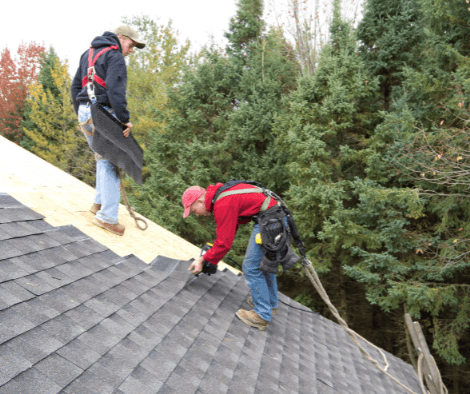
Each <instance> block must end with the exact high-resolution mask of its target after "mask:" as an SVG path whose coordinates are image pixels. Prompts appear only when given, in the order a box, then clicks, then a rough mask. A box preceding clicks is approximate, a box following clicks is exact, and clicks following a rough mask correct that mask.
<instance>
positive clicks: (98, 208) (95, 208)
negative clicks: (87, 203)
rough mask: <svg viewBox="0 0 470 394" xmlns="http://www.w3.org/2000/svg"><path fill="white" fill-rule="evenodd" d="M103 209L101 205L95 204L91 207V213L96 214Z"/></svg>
mask: <svg viewBox="0 0 470 394" xmlns="http://www.w3.org/2000/svg"><path fill="white" fill-rule="evenodd" d="M100 209H101V204H95V203H93V205H92V206H91V208H90V212H91V213H93V214H95V215H96V213H97V212H98V211H99V210H100Z"/></svg>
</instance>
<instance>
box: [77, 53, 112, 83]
mask: <svg viewBox="0 0 470 394" xmlns="http://www.w3.org/2000/svg"><path fill="white" fill-rule="evenodd" d="M93 49H94V48H90V50H89V52H88V72H87V75H85V76H84V77H83V79H82V88H83V87H85V86H86V84H87V83H88V82H92V81H95V82H96V83H97V84H98V85H101V86H103V87H104V88H105V89H106V82H104V81H103V79H101V78H100V77H99V76H98V75H96V74H95V73H94V71H95V64H96V61H97V60H98V58H99V57H100V56H101V55H102V54H103V53H105V52H107V51H110V50H111V49H116V50H119V47H118V46H117V45H111V46H110V47H107V48H104V49H102V50H101V51H99V52H98V53H97V54H96V56H95V58H94V59H93Z"/></svg>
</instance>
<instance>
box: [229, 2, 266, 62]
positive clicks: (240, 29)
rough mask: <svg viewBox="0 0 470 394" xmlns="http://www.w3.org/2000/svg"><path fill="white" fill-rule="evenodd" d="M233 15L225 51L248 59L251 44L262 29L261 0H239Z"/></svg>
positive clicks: (255, 41)
mask: <svg viewBox="0 0 470 394" xmlns="http://www.w3.org/2000/svg"><path fill="white" fill-rule="evenodd" d="M237 6H238V9H237V13H236V15H235V17H233V18H231V19H230V26H229V31H228V32H227V33H225V37H226V38H227V39H228V40H229V45H228V47H227V53H228V54H230V55H232V56H234V57H235V58H238V59H239V60H243V59H245V60H248V59H249V58H250V57H251V56H250V55H251V54H250V52H251V50H252V49H253V46H254V45H256V43H257V42H258V41H259V38H260V36H261V34H262V32H263V30H264V27H265V22H264V21H263V20H262V17H263V0H239V1H238V4H237Z"/></svg>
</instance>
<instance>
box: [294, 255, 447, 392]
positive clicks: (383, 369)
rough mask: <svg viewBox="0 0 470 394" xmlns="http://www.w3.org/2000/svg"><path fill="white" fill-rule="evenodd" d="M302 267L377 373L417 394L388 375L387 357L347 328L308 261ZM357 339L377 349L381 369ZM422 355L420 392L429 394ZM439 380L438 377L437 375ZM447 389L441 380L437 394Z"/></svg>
mask: <svg viewBox="0 0 470 394" xmlns="http://www.w3.org/2000/svg"><path fill="white" fill-rule="evenodd" d="M302 266H303V267H304V270H305V273H306V274H307V276H308V277H309V279H310V281H311V282H312V284H313V286H314V287H315V289H316V290H317V292H318V294H320V296H321V298H322V299H323V301H325V303H326V305H328V308H329V309H330V311H331V313H332V314H333V316H334V317H336V319H337V320H338V322H339V324H340V325H341V326H342V327H343V328H344V329H345V330H346V333H347V334H348V335H349V337H350V338H351V339H352V341H353V342H354V343H355V344H356V345H357V346H358V348H359V350H360V351H361V353H362V354H363V356H364V357H365V358H366V359H367V360H369V361H370V362H371V363H372V364H374V365H375V366H376V367H377V369H378V370H379V371H381V372H382V373H384V374H385V375H387V376H388V377H389V378H390V379H392V380H393V381H394V382H395V383H397V384H398V385H399V386H401V387H402V388H404V389H405V390H406V391H408V392H409V393H411V394H417V393H416V392H414V391H413V390H411V389H410V388H408V387H406V386H405V385H404V384H403V383H401V382H400V381H398V380H397V379H396V378H395V377H393V376H392V375H390V373H388V372H387V369H388V367H389V364H388V361H387V357H386V356H385V353H384V352H383V351H382V349H380V348H379V347H377V346H375V345H374V344H373V343H370V342H369V341H368V340H367V339H365V338H363V337H361V336H360V335H359V334H358V333H357V332H355V331H353V330H351V329H350V328H349V327H348V324H347V323H346V322H345V321H344V319H343V318H342V317H341V316H340V314H339V312H338V310H337V309H336V308H335V306H334V305H333V304H332V303H331V301H330V298H329V297H328V294H327V293H326V291H325V288H324V287H323V285H322V283H321V281H320V279H319V278H318V275H317V272H316V271H315V268H313V265H312V263H311V262H310V261H309V260H308V259H306V258H305V259H303V263H302ZM359 339H362V340H363V341H364V342H365V343H367V344H368V345H370V346H372V347H373V348H375V349H377V350H378V351H379V352H380V354H381V355H382V357H383V359H384V363H385V367H381V366H380V364H379V363H378V361H377V360H375V359H373V358H372V357H371V355H370V354H369V352H368V351H367V350H366V349H365V348H364V347H363V346H362V345H361V344H360V343H359ZM421 365H422V355H421V356H420V358H419V360H418V376H419V380H420V384H421V390H422V392H423V394H429V392H428V391H427V390H426V388H425V387H424V383H423V373H422V367H421ZM439 378H441V377H440V375H439ZM447 393H448V391H447V388H446V387H445V386H444V384H443V383H442V380H441V382H440V393H439V394H447Z"/></svg>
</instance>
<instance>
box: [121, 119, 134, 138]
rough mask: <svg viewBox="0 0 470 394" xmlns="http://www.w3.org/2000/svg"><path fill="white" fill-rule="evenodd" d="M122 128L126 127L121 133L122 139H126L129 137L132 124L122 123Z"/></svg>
mask: <svg viewBox="0 0 470 394" xmlns="http://www.w3.org/2000/svg"><path fill="white" fill-rule="evenodd" d="M124 126H126V127H127V129H126V130H124V131H123V132H122V134H124V137H126V138H127V137H129V134H130V132H131V128H132V123H131V122H129V123H124Z"/></svg>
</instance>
